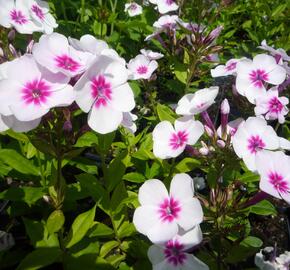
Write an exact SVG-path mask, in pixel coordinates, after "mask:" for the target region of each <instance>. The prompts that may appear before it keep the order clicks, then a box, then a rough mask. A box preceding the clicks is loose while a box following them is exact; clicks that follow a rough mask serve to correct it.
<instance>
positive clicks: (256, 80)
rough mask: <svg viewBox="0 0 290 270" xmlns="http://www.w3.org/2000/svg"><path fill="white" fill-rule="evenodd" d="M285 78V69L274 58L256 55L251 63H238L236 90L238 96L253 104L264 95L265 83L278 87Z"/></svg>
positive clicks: (245, 61)
mask: <svg viewBox="0 0 290 270" xmlns="http://www.w3.org/2000/svg"><path fill="white" fill-rule="evenodd" d="M285 78H286V70H285V68H283V67H282V66H280V65H278V64H277V63H276V60H275V58H274V57H272V56H269V55H266V54H258V55H256V56H255V57H254V59H253V61H251V60H249V59H244V60H241V61H240V62H238V64H237V80H236V88H237V91H238V93H239V94H240V95H242V96H245V97H246V98H247V99H248V100H249V101H250V102H251V103H253V104H255V101H256V99H258V98H259V97H260V96H262V95H264V94H265V93H266V87H265V83H270V84H273V85H279V84H281V83H282V82H283V81H284V80H285Z"/></svg>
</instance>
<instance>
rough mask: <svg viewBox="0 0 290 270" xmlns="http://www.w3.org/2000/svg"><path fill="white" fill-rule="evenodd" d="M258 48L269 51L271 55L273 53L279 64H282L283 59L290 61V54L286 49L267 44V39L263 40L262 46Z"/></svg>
mask: <svg viewBox="0 0 290 270" xmlns="http://www.w3.org/2000/svg"><path fill="white" fill-rule="evenodd" d="M258 48H260V49H263V50H265V51H268V52H269V53H270V54H271V55H273V56H274V57H275V59H276V62H277V64H282V63H283V60H284V61H288V62H289V61H290V56H289V55H288V54H287V53H286V51H285V50H284V49H281V48H279V49H275V48H274V47H271V46H269V45H267V42H266V40H263V41H262V43H261V46H258Z"/></svg>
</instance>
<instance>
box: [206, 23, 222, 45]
mask: <svg viewBox="0 0 290 270" xmlns="http://www.w3.org/2000/svg"><path fill="white" fill-rule="evenodd" d="M222 30H223V26H218V27H217V28H215V29H213V30H212V31H211V32H210V33H209V35H208V36H207V37H206V38H205V41H204V42H205V43H206V44H211V43H212V42H213V41H214V40H215V39H216V38H217V37H218V36H219V35H220V33H221V31H222Z"/></svg>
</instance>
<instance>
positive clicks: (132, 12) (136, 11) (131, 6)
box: [124, 2, 143, 17]
mask: <svg viewBox="0 0 290 270" xmlns="http://www.w3.org/2000/svg"><path fill="white" fill-rule="evenodd" d="M124 11H125V12H127V13H128V14H129V16H130V17H134V16H138V15H140V14H142V12H143V8H142V6H140V5H138V4H137V3H135V2H131V3H127V4H125V10H124Z"/></svg>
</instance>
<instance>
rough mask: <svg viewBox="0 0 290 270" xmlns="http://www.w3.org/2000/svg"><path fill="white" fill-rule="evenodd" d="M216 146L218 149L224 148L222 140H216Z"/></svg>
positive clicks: (224, 144)
mask: <svg viewBox="0 0 290 270" xmlns="http://www.w3.org/2000/svg"><path fill="white" fill-rule="evenodd" d="M216 143H217V145H218V147H219V148H225V146H226V143H225V142H224V141H223V140H217V142H216Z"/></svg>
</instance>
